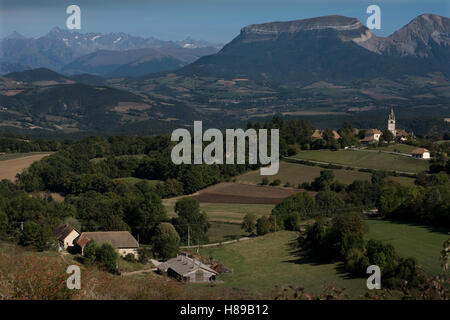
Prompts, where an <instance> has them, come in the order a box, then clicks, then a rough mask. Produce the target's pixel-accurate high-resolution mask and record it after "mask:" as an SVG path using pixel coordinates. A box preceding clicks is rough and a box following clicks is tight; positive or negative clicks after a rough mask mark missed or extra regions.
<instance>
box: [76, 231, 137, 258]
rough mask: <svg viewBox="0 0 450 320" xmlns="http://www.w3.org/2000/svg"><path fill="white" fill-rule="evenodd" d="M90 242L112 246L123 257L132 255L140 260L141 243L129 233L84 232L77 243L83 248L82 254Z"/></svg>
mask: <svg viewBox="0 0 450 320" xmlns="http://www.w3.org/2000/svg"><path fill="white" fill-rule="evenodd" d="M90 240H94V241H95V242H97V243H98V244H102V243H109V244H111V245H112V246H113V247H114V248H116V249H117V251H118V252H119V254H120V255H121V256H122V257H125V256H126V255H127V254H129V253H131V254H133V255H134V257H135V258H138V248H139V243H138V242H137V241H136V239H135V238H134V237H133V236H132V235H131V233H129V232H128V231H101V232H83V233H82V234H81V235H80V238H79V239H78V241H77V244H78V245H79V246H80V248H81V254H83V251H84V247H85V246H86V244H87V243H88V242H89V241H90Z"/></svg>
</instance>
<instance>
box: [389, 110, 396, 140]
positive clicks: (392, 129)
mask: <svg viewBox="0 0 450 320" xmlns="http://www.w3.org/2000/svg"><path fill="white" fill-rule="evenodd" d="M388 131H390V132H391V133H392V135H393V136H394V138H395V137H396V136H397V131H396V130H395V114H394V109H393V108H391V113H390V114H389V119H388Z"/></svg>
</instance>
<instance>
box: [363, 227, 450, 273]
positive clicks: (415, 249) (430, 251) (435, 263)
mask: <svg viewBox="0 0 450 320" xmlns="http://www.w3.org/2000/svg"><path fill="white" fill-rule="evenodd" d="M367 225H368V227H369V231H368V234H367V237H366V238H367V239H377V240H382V241H386V242H390V243H392V244H393V245H394V247H395V248H396V249H397V251H398V253H399V254H401V255H402V256H406V257H410V256H411V257H415V258H416V259H417V260H418V262H419V264H420V265H422V266H423V269H424V270H425V272H427V273H428V274H429V275H433V274H437V273H439V272H440V271H441V270H442V269H441V265H440V260H439V254H440V251H441V250H442V244H443V243H444V241H445V240H447V239H448V238H450V235H449V234H448V232H450V230H439V229H435V228H431V227H426V226H421V225H414V224H408V223H400V222H393V221H387V220H367Z"/></svg>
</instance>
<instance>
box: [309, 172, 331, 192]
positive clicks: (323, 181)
mask: <svg viewBox="0 0 450 320" xmlns="http://www.w3.org/2000/svg"><path fill="white" fill-rule="evenodd" d="M333 180H334V172H333V171H332V170H322V171H320V176H319V177H317V178H315V179H314V181H313V182H311V187H312V189H313V190H316V191H320V190H326V189H329V188H330V185H331V183H332V182H333Z"/></svg>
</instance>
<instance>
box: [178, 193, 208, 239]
mask: <svg viewBox="0 0 450 320" xmlns="http://www.w3.org/2000/svg"><path fill="white" fill-rule="evenodd" d="M175 212H176V213H177V215H178V217H177V218H174V219H172V224H173V226H174V227H175V229H176V230H177V232H178V234H179V235H180V238H181V240H182V241H183V242H185V243H186V242H187V240H188V236H189V239H190V240H191V241H193V243H200V242H207V241H208V237H207V236H206V232H207V231H208V229H209V226H210V225H209V223H208V216H207V215H206V213H204V212H202V211H200V204H199V202H198V201H197V200H196V199H194V198H182V199H180V200H178V201H177V202H176V203H175Z"/></svg>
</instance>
